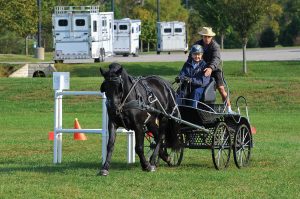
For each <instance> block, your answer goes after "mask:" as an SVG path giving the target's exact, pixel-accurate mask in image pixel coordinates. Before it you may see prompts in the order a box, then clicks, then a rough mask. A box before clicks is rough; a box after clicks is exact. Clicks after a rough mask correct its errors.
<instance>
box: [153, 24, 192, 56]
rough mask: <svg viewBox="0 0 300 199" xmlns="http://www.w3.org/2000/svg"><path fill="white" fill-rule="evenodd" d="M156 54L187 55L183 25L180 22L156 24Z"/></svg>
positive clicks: (185, 34)
mask: <svg viewBox="0 0 300 199" xmlns="http://www.w3.org/2000/svg"><path fill="white" fill-rule="evenodd" d="M156 26H157V54H160V52H168V53H169V54H170V52H172V51H183V52H185V53H187V51H188V43H187V33H186V28H185V23H184V22H180V21H170V22H157V24H156Z"/></svg>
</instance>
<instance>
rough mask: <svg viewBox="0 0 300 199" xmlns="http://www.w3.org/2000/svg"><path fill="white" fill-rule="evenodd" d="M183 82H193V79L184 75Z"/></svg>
mask: <svg viewBox="0 0 300 199" xmlns="http://www.w3.org/2000/svg"><path fill="white" fill-rule="evenodd" d="M183 82H186V83H190V82H192V79H191V78H189V77H186V76H184V77H183Z"/></svg>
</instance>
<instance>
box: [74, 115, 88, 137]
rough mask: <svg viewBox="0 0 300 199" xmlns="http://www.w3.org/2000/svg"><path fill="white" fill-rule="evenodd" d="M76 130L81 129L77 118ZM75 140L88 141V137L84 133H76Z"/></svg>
mask: <svg viewBox="0 0 300 199" xmlns="http://www.w3.org/2000/svg"><path fill="white" fill-rule="evenodd" d="M74 129H81V126H80V124H79V122H78V119H77V118H75V121H74ZM74 140H87V137H86V136H85V134H84V133H74Z"/></svg>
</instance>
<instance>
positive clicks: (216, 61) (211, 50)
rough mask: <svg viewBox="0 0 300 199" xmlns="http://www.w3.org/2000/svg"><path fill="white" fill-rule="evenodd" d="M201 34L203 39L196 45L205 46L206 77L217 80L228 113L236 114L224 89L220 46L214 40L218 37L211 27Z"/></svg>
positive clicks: (203, 29)
mask: <svg viewBox="0 0 300 199" xmlns="http://www.w3.org/2000/svg"><path fill="white" fill-rule="evenodd" d="M199 34H200V35H202V39H201V40H199V41H197V42H196V43H195V44H199V45H201V46H203V50H204V53H203V59H204V61H205V62H206V63H207V67H206V69H205V70H204V72H205V73H204V75H205V76H212V77H214V78H215V80H216V83H217V88H218V91H219V93H220V94H221V96H222V99H223V101H224V102H225V101H226V102H227V108H228V113H234V112H233V111H232V110H231V104H230V100H229V98H228V99H227V92H226V90H225V87H224V81H223V80H224V79H223V75H222V70H221V67H220V63H221V53H220V46H219V44H218V43H217V42H216V41H215V40H213V37H214V36H215V35H216V33H214V32H213V31H212V28H211V27H203V28H202V30H201V31H200V32H199ZM195 44H194V45H195Z"/></svg>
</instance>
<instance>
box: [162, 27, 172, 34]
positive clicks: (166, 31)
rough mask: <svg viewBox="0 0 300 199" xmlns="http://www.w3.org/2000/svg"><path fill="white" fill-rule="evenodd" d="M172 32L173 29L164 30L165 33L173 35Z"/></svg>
mask: <svg viewBox="0 0 300 199" xmlns="http://www.w3.org/2000/svg"><path fill="white" fill-rule="evenodd" d="M171 32H172V29H171V28H165V29H164V33H171Z"/></svg>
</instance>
